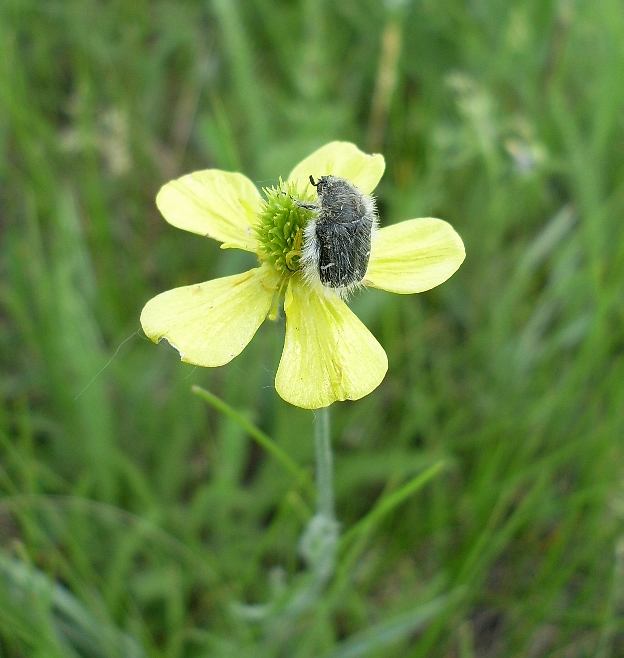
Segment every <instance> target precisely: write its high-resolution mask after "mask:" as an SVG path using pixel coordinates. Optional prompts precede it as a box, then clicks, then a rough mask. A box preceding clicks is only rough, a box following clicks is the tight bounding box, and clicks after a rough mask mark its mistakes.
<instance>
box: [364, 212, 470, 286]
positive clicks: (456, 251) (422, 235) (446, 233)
mask: <svg viewBox="0 0 624 658" xmlns="http://www.w3.org/2000/svg"><path fill="white" fill-rule="evenodd" d="M465 257H466V252H465V250H464V243H463V242H462V240H461V238H460V237H459V235H457V233H456V232H455V231H454V230H453V227H452V226H451V225H450V224H448V223H447V222H444V221H442V220H441V219H434V218H432V217H426V218H422V219H410V220H408V221H406V222H400V223H399V224H394V225H393V226H387V227H386V228H382V229H381V230H380V231H379V232H378V233H377V234H376V236H375V239H374V240H373V245H372V249H371V257H370V263H369V265H368V270H367V272H366V276H365V277H364V282H363V283H364V284H365V285H367V286H373V287H374V288H382V289H383V290H388V291H390V292H398V293H413V292H422V291H423V290H429V289H430V288H434V287H435V286H438V285H440V284H441V283H443V282H444V281H446V280H447V279H448V278H449V277H450V276H451V275H452V274H453V273H454V272H455V271H456V270H457V268H458V267H459V266H460V265H461V264H462V262H463V260H464V258H465Z"/></svg>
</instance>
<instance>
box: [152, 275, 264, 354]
mask: <svg viewBox="0 0 624 658" xmlns="http://www.w3.org/2000/svg"><path fill="white" fill-rule="evenodd" d="M276 287H277V277H276V276H275V275H274V274H273V273H272V272H271V271H270V270H268V268H265V267H259V268H256V269H253V270H249V272H245V273H244V274H236V275H234V276H227V277H224V278H221V279H214V280H213V281H207V282H206V283H199V284H196V285H192V286H184V287H183V288H174V289H173V290H169V291H167V292H163V293H162V294H160V295H158V296H157V297H154V299H151V300H150V301H149V302H147V304H146V305H145V308H144V309H143V311H142V313H141V324H142V325H143V330H144V331H145V334H146V335H147V337H148V338H151V339H152V340H153V341H154V342H155V343H157V342H158V341H160V340H161V339H162V338H166V339H167V341H169V343H171V345H173V347H175V348H176V350H178V352H179V353H180V357H181V358H182V361H185V362H186V363H192V364H194V365H197V366H207V367H212V366H222V365H223V364H225V363H228V361H231V360H232V359H233V358H234V357H235V356H237V355H238V354H240V353H241V352H242V351H243V349H244V348H245V346H246V345H247V343H249V341H250V340H251V339H252V338H253V335H254V334H255V333H256V331H257V329H258V327H259V326H260V325H261V324H262V322H263V321H264V319H265V318H266V316H267V314H268V312H269V309H270V307H271V300H272V298H273V294H274V292H275V290H276Z"/></svg>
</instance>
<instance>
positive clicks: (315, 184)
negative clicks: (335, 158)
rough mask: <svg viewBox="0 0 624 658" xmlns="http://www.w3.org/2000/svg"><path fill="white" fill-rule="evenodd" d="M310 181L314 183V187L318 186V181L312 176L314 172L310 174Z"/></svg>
mask: <svg viewBox="0 0 624 658" xmlns="http://www.w3.org/2000/svg"><path fill="white" fill-rule="evenodd" d="M310 183H312V185H314V187H318V183H315V182H314V178H312V174H310Z"/></svg>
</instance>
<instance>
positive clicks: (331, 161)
mask: <svg viewBox="0 0 624 658" xmlns="http://www.w3.org/2000/svg"><path fill="white" fill-rule="evenodd" d="M385 168H386V163H385V161H384V157H383V155H381V154H379V153H376V154H375V155H368V154H366V153H362V151H360V149H358V148H357V146H355V144H351V143H350V142H330V143H329V144H326V145H325V146H322V147H321V148H320V149H318V151H314V153H312V155H309V156H308V157H307V158H305V159H304V160H302V161H301V162H300V163H299V164H298V165H297V166H296V167H295V168H294V169H293V170H292V171H291V172H290V176H288V182H296V183H297V191H298V192H299V193H300V194H303V193H304V192H305V191H306V190H307V191H308V192H309V191H310V190H311V188H312V186H311V184H310V180H309V179H310V176H313V177H314V179H315V180H316V179H317V178H320V177H321V176H328V175H330V174H331V175H332V176H340V178H346V179H347V180H349V181H351V182H352V183H353V184H354V185H355V186H356V187H358V188H359V189H360V190H362V192H364V194H370V193H371V192H372V191H373V190H374V189H375V188H376V187H377V183H379V181H380V180H381V177H382V176H383V173H384V169H385Z"/></svg>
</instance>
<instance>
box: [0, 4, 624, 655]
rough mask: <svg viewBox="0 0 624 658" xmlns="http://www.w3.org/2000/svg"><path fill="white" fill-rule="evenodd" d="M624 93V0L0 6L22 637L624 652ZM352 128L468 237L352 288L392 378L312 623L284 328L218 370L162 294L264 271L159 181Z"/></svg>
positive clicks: (4, 605) (3, 650)
mask: <svg viewBox="0 0 624 658" xmlns="http://www.w3.org/2000/svg"><path fill="white" fill-rule="evenodd" d="M384 35H385V37H384ZM384 39H385V40H384ZM383 43H385V44H386V46H385V47H384V46H382V44H383ZM393 47H395V50H394V51H393ZM396 47H400V48H399V49H398V50H397V49H396ZM393 52H394V53H396V57H395V55H394V54H393ZM393 80H394V85H393ZM623 90H624V7H623V5H622V2H620V1H618V0H600V1H595V0H576V1H575V0H557V1H556V0H521V1H520V0H518V1H512V0H487V1H486V0H435V1H434V0H420V1H416V0H414V1H413V2H400V1H396V0H395V1H394V2H391V1H390V0H387V1H386V2H385V3H384V2H381V0H339V1H336V2H330V1H329V0H299V1H294V0H293V1H290V2H289V1H287V0H204V1H203V2H199V1H194V0H188V1H185V2H174V1H173V0H153V1H151V2H148V1H147V0H136V1H134V2H122V1H121V0H109V1H97V0H3V1H2V2H1V3H0V229H1V234H0V240H1V255H0V268H1V269H0V363H1V368H2V376H1V380H0V656H10V657H30V656H35V657H38V658H48V657H51V658H55V657H57V656H59V657H66V656H69V657H78V656H80V657H96V658H99V657H103V658H104V657H106V658H108V657H112V656H131V657H134V656H136V657H143V656H149V657H158V658H161V657H162V658H165V657H166V658H182V657H187V656H188V657H196V656H197V657H208V656H217V657H221V656H223V657H229V656H231V657H250V658H251V657H256V656H258V657H267V658H271V657H273V656H275V657H278V656H284V657H289V658H290V657H295V658H304V657H317V656H323V657H328V658H329V657H331V658H347V657H355V656H371V657H375V658H379V657H385V656H409V657H414V658H425V657H440V658H442V657H444V658H471V657H481V658H486V657H487V658H494V657H508V656H511V657H528V658H539V657H543V656H544V657H545V656H552V657H559V658H577V657H584V656H592V657H594V656H596V657H598V658H608V657H609V656H624V618H623V614H624V523H623V522H624V481H623V475H624V469H623V462H622V458H623V455H622V436H623V431H624V349H623V348H624V330H623V326H624V324H623V308H624V212H623V210H624V157H623V154H624V109H623V108H624V102H623V99H624V91H623ZM333 139H343V140H350V141H353V142H355V143H356V144H358V145H359V146H360V147H361V148H363V149H366V150H369V151H371V150H375V151H377V150H381V151H382V152H383V153H384V155H385V158H386V163H387V168H386V174H385V176H384V178H383V180H382V183H381V185H380V186H379V188H378V190H377V196H378V201H379V207H380V211H381V221H382V225H385V224H389V223H393V222H396V221H400V220H403V219H408V218H411V217H418V216H436V217H441V218H443V219H446V220H448V221H450V222H451V223H452V224H453V225H454V227H455V228H456V229H457V231H458V232H459V233H460V235H461V236H462V238H463V239H464V242H465V244H466V251H467V258H466V261H465V263H464V264H463V265H462V267H461V268H460V270H459V271H458V273H457V274H455V275H454V276H453V278H452V279H451V280H450V281H449V282H447V283H445V284H444V285H443V286H441V287H440V288H438V289H435V290H433V291H431V292H428V293H424V294H422V295H415V296H398V295H391V294H387V293H382V292H379V291H364V292H363V293H362V294H360V295H359V296H358V297H357V299H356V300H354V302H353V304H352V306H353V308H354V310H355V311H356V313H357V314H358V315H359V316H360V317H361V318H362V319H363V320H364V321H365V322H366V323H367V325H368V326H369V327H370V328H371V330H372V331H373V333H374V334H375V335H376V336H377V338H378V339H379V340H380V342H381V343H382V345H383V346H384V347H385V349H386V351H387V353H388V357H389V371H388V375H387V377H386V378H385V380H384V382H383V383H382V385H381V386H380V387H379V388H378V389H377V390H376V391H375V392H374V393H372V394H371V395H369V396H368V397H367V398H365V399H363V400H360V401H358V402H355V403H343V404H337V405H334V407H332V413H333V442H334V446H335V450H336V464H335V467H336V488H337V512H338V516H339V519H340V521H341V524H342V529H343V532H345V533H350V534H348V535H347V539H346V540H345V541H344V542H343V544H341V548H340V552H339V560H338V566H337V575H336V577H335V578H334V579H333V580H332V582H331V583H330V585H329V587H328V588H327V590H326V591H325V592H324V593H323V594H322V596H321V597H320V598H319V599H318V600H317V601H316V602H315V604H314V605H313V606H311V607H310V608H309V609H307V610H303V611H302V612H300V613H299V614H294V613H291V614H286V612H285V610H286V607H285V604H284V602H283V601H284V596H286V595H285V594H281V595H280V592H282V591H284V588H286V589H285V591H286V592H289V591H290V590H289V589H288V588H289V587H290V586H291V585H292V584H293V583H294V584H295V585H297V584H298V583H299V584H300V583H302V582H303V583H304V582H305V581H304V580H303V579H304V578H305V573H304V570H303V564H302V560H301V557H300V556H299V555H298V551H297V542H298V538H299V537H300V535H301V532H302V530H303V528H304V527H305V524H306V522H307V521H308V520H309V518H310V515H311V513H312V512H311V510H312V509H313V503H314V499H313V496H312V495H311V494H310V492H309V490H308V489H307V488H306V487H305V485H304V484H302V482H301V481H300V480H298V479H297V478H294V477H293V476H292V475H291V474H290V473H289V472H288V471H287V470H285V469H284V468H283V467H282V466H281V465H280V463H279V462H278V461H276V460H275V459H274V458H273V457H272V456H271V455H269V454H268V453H267V452H266V451H264V450H263V449H262V448H260V447H259V446H258V444H257V443H256V442H254V441H253V440H252V437H251V435H250V433H249V431H248V429H246V426H245V422H252V423H253V424H254V425H255V426H257V427H258V428H260V429H261V430H262V431H263V432H265V433H266V434H267V435H269V436H270V437H271V438H272V439H273V440H274V441H275V443H276V444H277V445H278V446H279V447H280V448H281V449H283V450H284V451H285V452H286V453H287V454H288V455H289V456H290V457H291V458H292V459H293V460H294V461H295V462H296V463H297V464H299V465H300V466H301V467H302V468H303V469H305V470H306V471H307V472H308V473H309V474H310V475H312V473H313V464H314V455H313V441H312V422H313V414H312V413H311V412H306V411H303V410H300V409H296V408H293V407H290V406H289V405H288V404H286V403H285V402H283V401H282V400H280V398H279V397H278V396H277V394H276V393H275V390H274V388H273V380H274V374H275V371H276V368H277V364H278V361H279V355H280V352H281V346H282V342H283V332H284V329H283V320H282V321H279V322H277V323H271V322H267V323H265V325H264V326H263V327H262V328H261V329H260V331H259V332H258V334H257V335H256V337H255V338H254V340H253V341H252V343H251V344H250V346H249V347H248V348H247V349H246V350H245V351H244V352H243V354H242V355H241V356H239V357H238V358H236V359H235V360H234V362H233V363H231V364H229V365H227V366H225V367H223V368H220V369H216V370H210V371H209V370H203V369H199V368H197V369H195V368H193V367H191V366H188V365H185V364H182V363H180V361H179V358H178V356H177V354H176V353H175V352H174V351H173V350H172V349H170V348H168V347H167V346H166V345H165V344H162V345H160V346H158V347H156V346H155V345H153V344H152V343H150V342H149V341H147V340H146V339H145V337H144V336H142V334H141V332H140V325H139V313H140V310H141V308H142V306H143V304H144V303H145V302H146V301H147V300H148V299H149V298H150V297H152V296H153V295H155V294H157V293H159V292H162V291H164V290H167V289H169V288H172V287H174V286H177V285H184V284H189V283H193V282H199V281H204V280H207V279H209V278H212V277H216V276H222V275H225V274H230V273H234V272H239V271H242V270H243V269H245V268H247V267H248V266H249V265H250V264H251V262H253V259H250V256H249V255H248V254H244V253H242V252H238V253H237V252H235V251H229V252H222V251H219V248H218V245H217V244H216V243H214V242H212V241H210V240H205V239H202V238H200V237H198V236H194V235H191V234H188V233H184V232H182V231H179V230H176V229H174V228H172V227H170V226H169V225H167V224H166V223H165V221H164V220H163V219H162V217H160V215H159V213H158V211H157V209H156V207H155V204H154V197H155V194H156V192H157V191H158V189H159V187H160V186H161V185H162V184H163V183H165V182H166V181H167V180H169V179H171V178H173V177H175V176H178V175H181V174H182V173H186V172H189V171H193V170H195V169H201V168H208V167H218V168H222V169H228V170H239V171H242V172H244V173H245V174H247V175H248V176H249V177H250V178H251V179H252V180H254V181H255V182H256V183H257V184H258V185H259V186H260V185H266V184H273V183H274V182H275V181H276V180H277V177H278V176H279V175H285V174H287V173H288V171H289V170H290V168H291V167H292V166H293V165H294V164H296V163H297V162H298V161H299V160H300V159H301V158H302V157H304V156H305V155H307V154H308V153H309V152H311V151H312V150H313V149H315V148H317V147H319V146H321V145H323V144H324V143H326V142H327V141H331V140H333ZM112 357H114V358H112ZM111 358H112V360H111ZM102 368H105V369H104V370H102ZM194 384H197V385H200V386H202V387H204V388H206V389H208V390H210V391H212V392H213V393H215V394H216V395H218V396H219V397H220V398H221V399H223V400H225V401H226V402H227V403H228V405H230V406H231V408H232V409H234V410H236V412H237V413H238V414H240V418H237V417H236V416H233V415H232V414H230V415H228V414H226V413H222V412H221V411H218V410H217V409H215V408H214V407H213V406H211V405H209V404H206V402H205V401H204V400H203V399H201V398H200V397H199V396H198V395H195V394H194V393H193V392H192V391H191V387H192V386H193V385H194ZM241 419H242V420H241ZM432 466H433V467H434V471H429V475H430V477H428V479H427V481H426V482H424V479H423V477H422V476H423V474H425V476H427V473H428V471H427V469H429V468H430V467H432ZM419 477H420V478H421V479H420V480H419V479H418V478H419ZM414 478H416V479H414ZM397 493H398V494H399V495H398V498H397ZM408 494H409V495H408ZM393 496H395V498H393ZM399 499H400V502H398V501H399ZM384 505H385V506H386V507H385V511H384V507H383V506H384ZM380 506H381V507H380ZM371 510H377V512H373V514H372V515H371V514H370V513H371ZM379 510H381V512H380V511H379ZM362 519H365V520H364V521H363V522H362V521H361V520H362ZM358 522H360V525H356V524H358ZM352 528H355V530H351V529H352ZM280 601H281V603H280ZM271 602H272V603H271ZM267 603H269V604H270V605H269V608H262V607H258V606H262V605H264V604H267ZM245 605H247V606H256V607H245Z"/></svg>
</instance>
